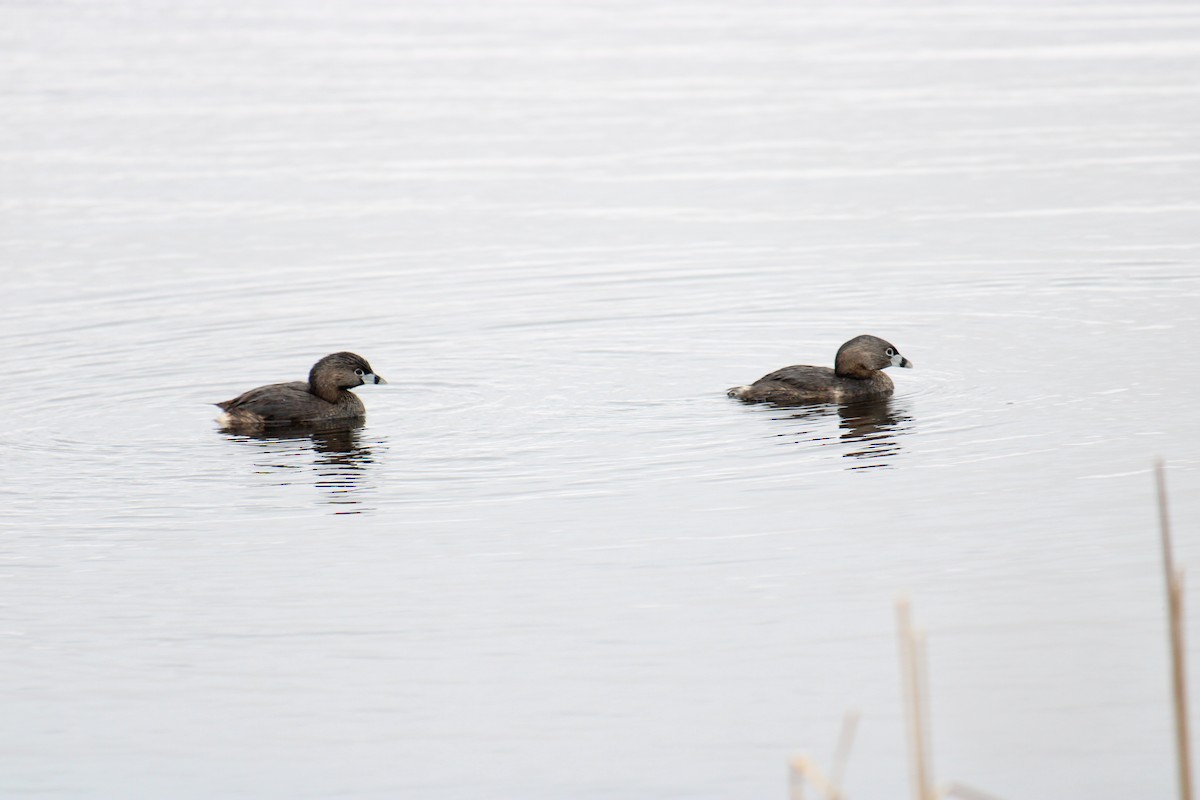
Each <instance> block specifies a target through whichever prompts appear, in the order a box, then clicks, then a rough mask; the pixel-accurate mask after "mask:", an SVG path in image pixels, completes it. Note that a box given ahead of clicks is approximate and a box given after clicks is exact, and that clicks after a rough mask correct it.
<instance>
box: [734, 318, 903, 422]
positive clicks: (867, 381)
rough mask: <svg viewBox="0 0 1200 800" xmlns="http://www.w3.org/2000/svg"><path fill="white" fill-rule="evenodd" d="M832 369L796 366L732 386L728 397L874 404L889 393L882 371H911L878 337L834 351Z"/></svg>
mask: <svg viewBox="0 0 1200 800" xmlns="http://www.w3.org/2000/svg"><path fill="white" fill-rule="evenodd" d="M833 363H834V367H833V369H830V368H829V367H810V366H805V365H796V366H792V367H784V368H783V369H779V370H776V371H775V372H772V373H770V374H768V375H764V376H763V377H761V378H759V379H758V380H756V381H755V382H754V383H752V384H750V385H749V386H735V387H733V388H732V389H730V390H729V391H728V392H727V394H728V395H729V396H730V397H736V398H737V399H739V400H745V401H747V402H751V403H775V404H776V405H797V404H803V403H853V402H857V401H860V400H876V399H879V398H882V397H888V396H890V395H891V393H892V388H893V384H892V379H891V378H889V377H888V376H887V375H884V374H883V372H881V370H883V369H884V368H885V367H912V362H911V361H909V360H908V359H907V358H905V357H904V356H902V355H900V351H899V350H897V349H896V347H895V346H894V345H892V344H889V343H888V342H886V341H884V340H883V339H880V338H879V337H878V336H867V335H863V336H855V337H854V338H853V339H851V340H850V341H848V342H846V343H845V344H844V345H842V346H841V347H840V348H838V351H837V357H836V358H835V359H834V362H833Z"/></svg>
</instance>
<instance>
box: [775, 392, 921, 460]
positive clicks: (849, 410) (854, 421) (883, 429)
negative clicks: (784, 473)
mask: <svg viewBox="0 0 1200 800" xmlns="http://www.w3.org/2000/svg"><path fill="white" fill-rule="evenodd" d="M789 410H790V411H793V412H794V413H792V414H790V415H788V416H786V417H776V419H780V420H788V421H792V420H801V421H804V422H805V423H806V424H805V425H804V426H803V427H800V428H798V429H792V430H789V431H788V432H787V433H783V434H779V435H780V436H786V437H787V438H789V439H792V440H794V441H797V442H824V443H833V441H834V440H833V438H832V437H831V436H830V435H829V434H828V433H827V432H826V421H827V420H828V418H830V417H832V416H834V415H835V414H836V415H837V417H838V429H839V431H840V434H839V435H838V437H837V441H839V442H841V443H843V444H846V445H850V447H849V448H848V449H847V450H846V451H845V452H843V453H842V455H843V457H845V458H849V459H852V460H853V461H854V462H855V463H853V464H851V465H849V466H848V467H847V469H878V468H880V467H890V466H892V462H893V460H894V459H895V457H896V456H897V455H899V454H900V452H901V450H902V449H903V448H902V447H901V445H900V437H901V436H903V435H904V434H905V433H907V432H908V428H909V427H910V423H911V422H912V417H910V416H909V415H908V413H907V412H906V411H905V410H904V409H903V408H901V407H900V406H899V404H898V403H897V402H896V401H894V400H892V399H886V400H869V401H866V402H862V403H843V404H840V405H838V404H832V403H831V404H823V405H819V406H809V407H805V408H803V409H799V408H793V409H789ZM807 423H812V424H811V425H810V424H807Z"/></svg>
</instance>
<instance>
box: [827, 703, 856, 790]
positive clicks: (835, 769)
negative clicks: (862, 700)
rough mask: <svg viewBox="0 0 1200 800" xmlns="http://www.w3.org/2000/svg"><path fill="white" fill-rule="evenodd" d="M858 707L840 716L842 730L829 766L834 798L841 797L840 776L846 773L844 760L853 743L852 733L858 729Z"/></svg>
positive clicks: (848, 754) (845, 760) (848, 756)
mask: <svg viewBox="0 0 1200 800" xmlns="http://www.w3.org/2000/svg"><path fill="white" fill-rule="evenodd" d="M859 716H860V715H859V713H858V709H850V710H849V711H847V712H846V716H844V717H842V731H841V733H840V734H838V742H837V747H835V748H834V751H833V761H832V762H831V764H832V766H831V767H830V768H829V783H830V785H831V786H832V787H833V790H834V792H835V793H836V794H835V795H834V797H835V798H841V797H842V791H841V788H840V787H841V785H842V776H844V775H845V774H846V762H847V761H848V760H849V759H850V747H851V746H852V745H853V744H854V734H855V732H856V731H857V730H858V718H859Z"/></svg>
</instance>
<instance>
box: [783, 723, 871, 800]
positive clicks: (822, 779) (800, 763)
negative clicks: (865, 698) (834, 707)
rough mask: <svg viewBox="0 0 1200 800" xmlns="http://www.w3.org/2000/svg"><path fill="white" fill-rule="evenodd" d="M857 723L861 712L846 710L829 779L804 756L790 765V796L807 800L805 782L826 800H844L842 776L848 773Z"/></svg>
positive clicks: (798, 757) (796, 799) (793, 760)
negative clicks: (847, 767)
mask: <svg viewBox="0 0 1200 800" xmlns="http://www.w3.org/2000/svg"><path fill="white" fill-rule="evenodd" d="M857 724H858V711H856V710H852V711H847V712H846V716H845V717H843V718H842V731H841V733H840V734H839V735H838V743H837V748H836V749H835V751H834V755H833V770H832V772H830V773H829V775H828V776H826V775H825V773H824V772H822V771H821V768H820V767H818V766H817V765H816V763H815V762H813V761H811V760H810V759H808V758H806V757H805V756H797V757H796V758H793V759H792V760H791V762H790V763H789V765H788V767H789V769H788V777H789V786H790V790H789V797H790V798H791V800H804V782H805V781H808V782H809V783H811V784H812V786H813V788H814V789H816V790H817V792H818V793H819V794H820V795H821V796H822V797H823V798H825V800H844V798H845V796H846V795H845V793H844V792H842V789H841V781H842V774H843V773H844V772H845V771H846V760H847V759H848V758H850V745H851V744H852V743H853V741H854V728H855V726H856V725H857Z"/></svg>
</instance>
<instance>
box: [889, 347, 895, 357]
mask: <svg viewBox="0 0 1200 800" xmlns="http://www.w3.org/2000/svg"><path fill="white" fill-rule="evenodd" d="M887 354H888V355H889V356H894V355H896V351H895V350H893V349H892V348H890V347H889V348H888V349H887Z"/></svg>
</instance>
